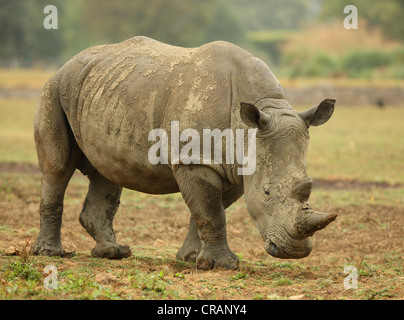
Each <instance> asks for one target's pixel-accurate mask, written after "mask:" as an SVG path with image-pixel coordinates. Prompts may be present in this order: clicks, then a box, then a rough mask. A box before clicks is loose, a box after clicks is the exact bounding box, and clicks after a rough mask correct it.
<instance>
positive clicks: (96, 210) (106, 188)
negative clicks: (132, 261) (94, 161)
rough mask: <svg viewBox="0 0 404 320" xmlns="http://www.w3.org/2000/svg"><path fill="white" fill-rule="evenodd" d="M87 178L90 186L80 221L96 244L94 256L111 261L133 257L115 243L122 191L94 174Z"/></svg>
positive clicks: (92, 252) (127, 249) (102, 177)
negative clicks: (117, 212) (115, 221)
mask: <svg viewBox="0 0 404 320" xmlns="http://www.w3.org/2000/svg"><path fill="white" fill-rule="evenodd" d="M88 178H89V180H90V186H89V188H88V193H87V196H86V199H85V201H84V205H83V209H82V211H81V213H80V218H79V220H80V223H81V225H82V226H83V227H84V228H85V229H86V230H87V232H88V233H89V234H90V235H91V236H92V237H93V239H94V240H95V241H96V243H97V244H96V246H95V247H94V249H93V250H92V251H91V255H92V256H93V257H102V258H108V259H121V258H126V257H129V256H130V255H131V254H132V253H131V251H130V249H129V247H128V246H123V245H119V244H118V243H117V242H116V238H115V232H114V229H113V226H112V223H113V219H114V216H115V213H116V211H117V210H118V206H119V199H120V197H121V192H122V188H121V187H119V186H118V185H116V184H114V183H112V182H111V181H109V180H108V179H106V178H105V177H104V176H102V175H101V174H100V173H98V171H95V170H94V171H93V172H91V173H89V174H88Z"/></svg>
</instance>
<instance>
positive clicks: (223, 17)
mask: <svg viewBox="0 0 404 320" xmlns="http://www.w3.org/2000/svg"><path fill="white" fill-rule="evenodd" d="M215 40H225V41H229V42H232V43H235V44H242V42H243V41H244V40H245V31H244V28H243V25H242V23H241V21H240V20H239V19H238V16H237V15H236V12H235V8H234V7H232V6H231V5H230V4H229V2H228V1H227V0H219V2H218V3H217V5H216V7H215V8H214V10H213V13H212V14H211V17H210V21H209V24H208V26H207V28H206V31H205V38H204V42H210V41H215Z"/></svg>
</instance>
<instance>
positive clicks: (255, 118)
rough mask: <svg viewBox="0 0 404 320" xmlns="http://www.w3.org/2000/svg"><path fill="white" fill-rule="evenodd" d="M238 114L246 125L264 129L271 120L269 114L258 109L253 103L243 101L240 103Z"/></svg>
mask: <svg viewBox="0 0 404 320" xmlns="http://www.w3.org/2000/svg"><path fill="white" fill-rule="evenodd" d="M240 116H241V119H242V120H243V122H244V123H245V124H246V125H247V126H249V127H253V128H258V129H264V128H266V127H268V126H269V125H270V124H271V122H272V120H271V117H270V116H269V115H267V114H266V113H264V112H262V111H260V110H258V108H257V107H256V106H254V105H253V104H250V103H245V102H241V103H240Z"/></svg>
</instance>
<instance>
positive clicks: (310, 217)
mask: <svg viewBox="0 0 404 320" xmlns="http://www.w3.org/2000/svg"><path fill="white" fill-rule="evenodd" d="M336 218H337V215H336V214H331V213H322V212H318V211H314V210H307V211H305V212H303V213H301V215H300V216H299V218H298V221H297V226H296V227H297V233H298V235H299V237H300V238H301V239H304V238H307V237H310V236H312V235H313V234H314V233H315V232H316V231H318V230H321V229H323V228H325V227H326V226H327V225H328V224H330V223H331V222H333V221H334V220H335V219H336Z"/></svg>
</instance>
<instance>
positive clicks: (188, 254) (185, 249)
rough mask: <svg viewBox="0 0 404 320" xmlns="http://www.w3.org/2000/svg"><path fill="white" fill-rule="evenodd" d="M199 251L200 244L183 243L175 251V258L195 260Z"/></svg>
mask: <svg viewBox="0 0 404 320" xmlns="http://www.w3.org/2000/svg"><path fill="white" fill-rule="evenodd" d="M200 251H201V246H200V245H199V246H197V245H185V244H184V245H183V246H182V247H181V249H180V250H178V252H177V255H176V257H177V259H178V260H184V261H193V262H195V261H196V258H197V257H198V254H199V252H200Z"/></svg>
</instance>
